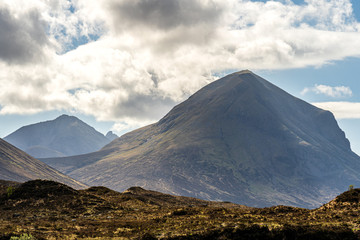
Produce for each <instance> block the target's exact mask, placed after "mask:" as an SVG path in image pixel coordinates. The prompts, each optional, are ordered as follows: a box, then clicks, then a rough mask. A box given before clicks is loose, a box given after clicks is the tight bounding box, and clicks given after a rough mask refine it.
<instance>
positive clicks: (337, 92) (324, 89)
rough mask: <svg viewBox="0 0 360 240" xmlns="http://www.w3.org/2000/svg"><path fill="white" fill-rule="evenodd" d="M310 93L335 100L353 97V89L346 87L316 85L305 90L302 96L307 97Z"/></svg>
mask: <svg viewBox="0 0 360 240" xmlns="http://www.w3.org/2000/svg"><path fill="white" fill-rule="evenodd" d="M309 92H313V93H316V94H323V95H326V96H329V97H333V98H343V97H351V96H352V91H351V89H350V88H349V87H345V86H337V87H331V86H326V85H315V86H314V87H312V88H304V90H302V91H301V95H305V94H307V93H309Z"/></svg>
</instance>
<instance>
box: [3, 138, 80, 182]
mask: <svg viewBox="0 0 360 240" xmlns="http://www.w3.org/2000/svg"><path fill="white" fill-rule="evenodd" d="M0 179H1V180H7V181H17V182H24V181H28V180H31V179H50V180H55V181H58V182H62V183H64V184H67V185H69V186H72V187H74V188H84V187H86V185H84V184H82V183H80V182H78V181H75V180H74V179H71V178H70V177H68V176H66V175H64V174H62V173H60V172H58V171H57V170H55V169H53V168H51V167H49V166H48V165H46V164H45V163H43V162H41V161H40V160H37V159H35V158H33V157H31V156H30V155H28V154H26V153H25V152H23V151H21V150H20V149H18V148H16V147H14V146H13V145H11V144H9V143H7V142H6V141H4V140H2V139H1V138H0Z"/></svg>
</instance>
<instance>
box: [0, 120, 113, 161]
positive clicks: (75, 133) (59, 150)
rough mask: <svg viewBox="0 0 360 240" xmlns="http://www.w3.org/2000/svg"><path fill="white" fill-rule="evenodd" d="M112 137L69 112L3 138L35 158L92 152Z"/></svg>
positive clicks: (25, 127)
mask: <svg viewBox="0 0 360 240" xmlns="http://www.w3.org/2000/svg"><path fill="white" fill-rule="evenodd" d="M110 136H111V135H110ZM111 139H112V138H110V139H108V138H107V137H105V136H104V135H103V134H101V133H100V132H98V131H96V130H95V129H94V128H93V127H91V126H89V125H88V124H86V123H84V122H83V121H81V120H80V119H78V118H76V117H73V116H68V115H61V116H60V117H58V118H56V119H54V120H51V121H46V122H40V123H36V124H32V125H28V126H24V127H22V128H20V129H18V130H16V131H15V132H13V133H11V134H10V135H8V136H6V137H5V138H4V140H6V141H7V142H9V143H11V144H13V145H14V146H16V147H18V148H20V149H21V150H23V151H25V152H26V153H28V154H30V155H31V156H33V157H35V158H46V157H64V156H72V155H79V154H84V153H89V152H95V151H97V150H99V149H100V148H102V147H103V146H105V145H106V144H107V143H109V142H110V141H111Z"/></svg>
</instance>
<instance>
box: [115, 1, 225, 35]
mask: <svg viewBox="0 0 360 240" xmlns="http://www.w3.org/2000/svg"><path fill="white" fill-rule="evenodd" d="M110 9H111V11H112V12H113V14H114V16H115V21H116V22H115V25H116V27H118V28H119V29H122V28H123V27H134V28H136V27H139V26H140V27H153V28H156V29H160V30H169V29H172V28H176V27H178V26H185V27H189V26H193V25H198V24H201V23H206V24H209V23H210V24H211V23H212V22H216V21H217V20H218V18H219V17H220V16H221V14H222V8H221V6H219V5H218V4H216V3H214V2H212V1H209V2H207V3H206V4H205V3H203V2H201V1H199V0H132V1H121V2H119V1H113V2H112V3H111V4H110Z"/></svg>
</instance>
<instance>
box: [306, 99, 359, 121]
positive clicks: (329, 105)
mask: <svg viewBox="0 0 360 240" xmlns="http://www.w3.org/2000/svg"><path fill="white" fill-rule="evenodd" d="M312 104H313V105H314V106H316V107H318V108H322V109H325V110H329V111H331V112H332V113H333V114H334V115H335V118H337V119H351V118H360V103H359V102H319V103H312Z"/></svg>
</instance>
